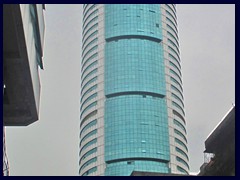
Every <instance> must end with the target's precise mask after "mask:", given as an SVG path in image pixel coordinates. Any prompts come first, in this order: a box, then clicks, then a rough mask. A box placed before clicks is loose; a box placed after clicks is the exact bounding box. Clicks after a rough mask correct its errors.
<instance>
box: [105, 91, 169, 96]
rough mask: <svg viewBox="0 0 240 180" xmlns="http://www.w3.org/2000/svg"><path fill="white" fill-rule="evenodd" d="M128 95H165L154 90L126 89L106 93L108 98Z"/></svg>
mask: <svg viewBox="0 0 240 180" xmlns="http://www.w3.org/2000/svg"><path fill="white" fill-rule="evenodd" d="M127 95H142V96H152V97H157V98H164V97H165V95H163V94H158V93H153V92H145V91H125V92H119V93H113V94H108V95H106V97H107V98H112V97H117V96H127Z"/></svg>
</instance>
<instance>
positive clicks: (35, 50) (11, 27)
mask: <svg viewBox="0 0 240 180" xmlns="http://www.w3.org/2000/svg"><path fill="white" fill-rule="evenodd" d="M44 9H45V6H44V5H43V4H3V175H4V176H8V175H9V163H8V159H7V152H6V144H5V126H27V125H30V124H32V123H34V122H36V121H37V120H38V117H39V101H40V89H41V88H40V79H39V72H38V71H39V69H43V63H42V57H43V45H44V32H45V23H44V12H43V11H44Z"/></svg>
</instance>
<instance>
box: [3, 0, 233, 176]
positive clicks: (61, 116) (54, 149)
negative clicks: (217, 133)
mask: <svg viewBox="0 0 240 180" xmlns="http://www.w3.org/2000/svg"><path fill="white" fill-rule="evenodd" d="M177 16H178V29H179V42H180V53H181V55H180V57H181V64H182V78H183V89H184V93H183V94H184V102H185V112H186V117H185V118H186V121H187V131H188V135H187V137H188V148H189V159H190V162H189V164H190V172H198V171H199V168H200V166H201V165H202V163H203V161H204V154H203V151H204V141H205V140H206V138H207V136H208V135H209V133H210V132H211V131H212V130H213V129H214V128H215V126H216V125H217V124H218V123H219V121H221V119H222V118H223V116H224V115H225V114H226V113H227V111H228V110H229V109H230V108H231V107H232V104H233V103H235V5H228V4H224V5H216V4H215V5H211V4H207V5H198V4H189V5H187V4H181V5H177ZM81 18H82V7H81V5H80V4H75V5H74V4H71V5H67V4H63V5H60V4H51V5H48V4H47V5H46V11H45V24H46V31H45V44H44V58H43V63H44V70H40V80H41V100H40V114H39V121H37V122H35V123H33V124H31V125H30V126H27V127H6V146H7V147H6V150H7V155H8V160H9V165H10V175H12V176H28V175H29V176H34V175H35V176H41V175H42V176H77V175H78V161H79V157H78V151H79V149H78V147H79V125H80V122H79V112H80V110H79V107H80V100H79V99H80V65H81V64H80V61H81Z"/></svg>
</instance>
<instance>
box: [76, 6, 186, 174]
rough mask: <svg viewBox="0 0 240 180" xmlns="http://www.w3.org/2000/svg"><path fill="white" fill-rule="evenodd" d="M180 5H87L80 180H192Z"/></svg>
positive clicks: (85, 14) (81, 108)
mask: <svg viewBox="0 0 240 180" xmlns="http://www.w3.org/2000/svg"><path fill="white" fill-rule="evenodd" d="M176 19H177V17H176V7H175V5H174V4H107V5H103V4H84V5H83V32H82V35H83V39H82V43H83V44H82V60H81V107H80V145H79V146H80V152H79V156H80V159H79V165H80V169H79V174H80V175H83V176H84V175H126V176H128V175H130V174H131V173H132V172H133V171H142V172H161V173H176V174H179V173H180V174H188V171H189V166H188V155H187V154H188V149H187V139H186V128H185V123H186V122H185V118H184V116H185V114H184V104H183V89H182V80H181V64H180V56H179V43H178V29H177V20H176Z"/></svg>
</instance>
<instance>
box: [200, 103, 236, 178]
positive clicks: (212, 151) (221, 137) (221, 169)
mask: <svg viewBox="0 0 240 180" xmlns="http://www.w3.org/2000/svg"><path fill="white" fill-rule="evenodd" d="M198 176H235V105H234V106H233V107H232V108H231V109H230V110H229V111H228V112H227V113H226V115H225V116H224V117H223V119H222V120H221V121H220V122H219V124H218V125H217V126H216V127H215V128H214V130H213V131H212V132H211V133H210V134H209V136H208V137H207V139H206V141H205V151H204V163H203V164H202V166H201V167H200V172H199V174H198Z"/></svg>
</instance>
